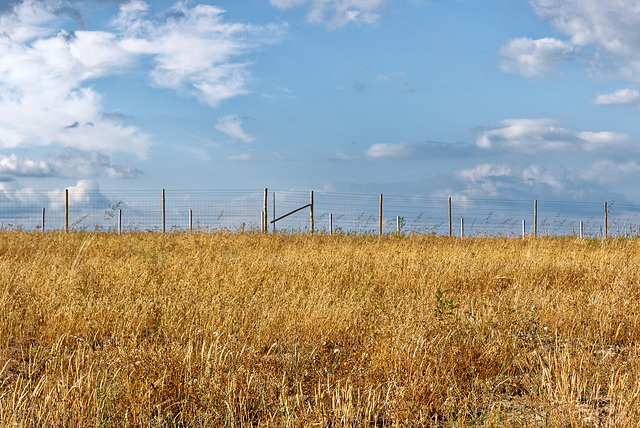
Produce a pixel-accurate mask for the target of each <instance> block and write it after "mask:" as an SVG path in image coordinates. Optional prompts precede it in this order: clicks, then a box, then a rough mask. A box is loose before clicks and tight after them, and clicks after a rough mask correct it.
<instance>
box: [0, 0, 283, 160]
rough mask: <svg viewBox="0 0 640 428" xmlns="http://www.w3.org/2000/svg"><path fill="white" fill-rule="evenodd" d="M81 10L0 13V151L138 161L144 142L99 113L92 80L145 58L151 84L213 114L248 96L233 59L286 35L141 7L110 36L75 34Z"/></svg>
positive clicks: (29, 0) (217, 12)
mask: <svg viewBox="0 0 640 428" xmlns="http://www.w3.org/2000/svg"><path fill="white" fill-rule="evenodd" d="M78 8H80V3H77V2H73V1H67V0H47V1H44V0H23V1H21V2H18V3H16V4H15V6H14V7H12V8H11V9H9V10H7V11H6V12H5V13H3V14H1V15H0V148H4V149H12V148H16V147H21V146H33V145H38V146H48V145H52V144H59V145H62V146H68V147H72V148H76V149H79V150H85V151H95V152H104V153H108V154H110V153H115V152H124V153H130V154H133V155H136V156H139V157H145V156H146V154H147V153H148V150H149V147H150V145H151V139H150V137H149V136H148V135H147V134H146V133H145V132H143V131H142V130H140V129H139V128H137V127H135V126H125V125H124V124H123V122H122V121H123V120H124V119H125V118H126V117H125V116H121V115H116V114H109V113H105V112H103V107H102V106H103V99H102V95H101V94H99V93H98V92H96V90H95V89H93V88H92V87H91V86H90V83H89V82H90V81H92V80H95V79H100V78H103V77H108V76H113V75H117V74H122V73H127V72H131V71H135V70H136V69H137V67H139V66H140V65H141V64H142V63H143V62H144V61H142V60H143V59H145V58H146V59H150V61H151V63H152V68H151V70H150V71H149V79H150V83H151V84H153V85H154V86H158V87H163V88H170V89H173V90H175V91H177V92H179V93H181V94H183V95H185V96H192V97H196V98H198V99H199V100H200V101H202V102H203V103H205V104H207V105H210V106H216V105H217V104H218V103H219V102H220V101H222V100H225V99H228V98H232V97H235V96H238V95H241V94H244V93H247V92H248V89H247V84H248V82H249V80H250V74H249V72H248V67H249V64H248V63H247V62H246V61H239V60H238V58H239V57H241V56H243V55H245V54H247V53H248V52H250V51H252V50H254V49H256V48H258V47H259V46H261V45H262V44H264V43H271V42H273V41H276V40H278V38H279V37H280V36H281V34H282V32H283V31H284V28H285V27H284V26H275V25H267V26H252V25H245V24H239V23H234V22H227V21H225V20H224V19H223V11H222V10H221V9H219V8H216V7H213V6H206V5H196V6H194V7H189V6H187V3H186V2H178V3H177V4H176V6H174V8H173V9H172V11H171V13H168V14H165V15H162V16H149V15H150V13H151V12H150V7H149V5H148V3H146V2H143V1H140V0H133V1H130V2H128V3H124V4H122V5H121V6H120V12H119V14H118V16H117V17H116V18H115V19H114V20H113V26H112V27H111V28H110V29H108V30H106V31H88V30H76V29H73V28H72V27H73V22H74V21H73V18H74V16H75V15H76V14H77V13H78V10H79V9H78Z"/></svg>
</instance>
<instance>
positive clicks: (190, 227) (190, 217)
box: [189, 210, 193, 233]
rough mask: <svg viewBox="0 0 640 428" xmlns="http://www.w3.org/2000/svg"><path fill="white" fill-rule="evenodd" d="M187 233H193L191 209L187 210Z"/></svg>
mask: <svg viewBox="0 0 640 428" xmlns="http://www.w3.org/2000/svg"><path fill="white" fill-rule="evenodd" d="M189 233H193V210H189Z"/></svg>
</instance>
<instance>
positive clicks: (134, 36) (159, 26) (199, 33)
mask: <svg viewBox="0 0 640 428" xmlns="http://www.w3.org/2000/svg"><path fill="white" fill-rule="evenodd" d="M173 12H174V13H173V15H172V17H170V18H169V19H166V21H165V22H161V23H158V22H157V21H155V20H152V19H147V17H146V15H147V13H148V7H147V5H146V3H144V2H141V1H136V2H134V3H129V4H127V5H124V6H122V7H121V12H120V15H119V17H118V18H117V19H116V20H115V21H114V25H115V26H116V27H117V28H118V29H119V30H120V31H122V32H123V33H124V34H125V37H124V38H123V40H122V42H121V47H122V49H123V50H124V51H126V52H128V53H130V54H135V55H150V56H152V57H153V58H154V68H153V70H152V71H151V73H150V77H151V80H152V82H153V84H154V85H156V86H159V87H165V88H171V89H175V90H178V91H180V92H181V93H183V94H185V95H187V96H194V97H197V98H198V99H200V101H202V102H203V103H206V104H208V105H210V106H216V105H218V104H219V103H220V101H222V100H225V99H228V98H232V97H236V96H238V95H243V94H246V93H248V90H247V88H246V86H247V83H248V82H249V80H250V74H249V72H248V70H247V68H248V66H249V65H250V64H249V63H247V62H242V61H236V62H234V59H235V58H237V57H239V56H241V55H244V54H246V53H248V52H249V51H252V50H254V49H256V48H257V47H258V46H260V45H262V44H264V43H269V42H274V41H276V40H278V39H279V38H280V37H281V35H282V33H283V32H284V30H285V28H286V25H280V26H277V25H267V26H253V25H249V24H240V23H234V22H225V21H224V20H223V18H222V15H223V13H224V11H223V10H222V9H219V8H217V7H214V6H208V5H196V6H194V7H193V8H189V7H187V6H186V3H182V2H180V3H177V4H176V5H175V6H174V10H173Z"/></svg>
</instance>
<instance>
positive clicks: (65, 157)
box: [0, 148, 142, 179]
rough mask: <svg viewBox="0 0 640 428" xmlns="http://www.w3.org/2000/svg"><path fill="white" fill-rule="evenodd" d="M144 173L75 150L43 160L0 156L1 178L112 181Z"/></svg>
mask: <svg viewBox="0 0 640 428" xmlns="http://www.w3.org/2000/svg"><path fill="white" fill-rule="evenodd" d="M140 174H142V171H140V170H139V169H136V168H134V167H132V166H131V165H128V164H126V163H123V162H114V161H112V160H111V158H110V157H109V156H108V155H107V154H105V153H102V152H97V151H82V150H77V149H73V148H66V149H64V150H54V151H52V152H50V153H49V154H47V156H46V158H45V159H44V160H37V159H30V158H27V157H24V156H18V155H16V154H11V155H0V176H2V177H10V178H16V177H64V178H68V177H80V178H83V179H87V178H95V177H98V176H100V175H106V176H107V177H109V178H116V179H122V178H133V177H136V176H138V175H140Z"/></svg>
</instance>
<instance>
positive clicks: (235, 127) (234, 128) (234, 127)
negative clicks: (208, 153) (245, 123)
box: [216, 115, 255, 143]
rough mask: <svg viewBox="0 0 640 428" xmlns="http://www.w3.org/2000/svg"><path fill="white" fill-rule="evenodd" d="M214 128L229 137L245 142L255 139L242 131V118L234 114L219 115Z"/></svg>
mask: <svg viewBox="0 0 640 428" xmlns="http://www.w3.org/2000/svg"><path fill="white" fill-rule="evenodd" d="M216 129H217V130H218V131H220V132H223V133H225V134H227V135H228V136H230V137H231V138H234V139H236V140H241V141H244V142H245V143H250V142H252V141H254V140H255V139H254V138H253V137H252V136H250V135H248V134H247V133H246V132H244V130H243V129H242V119H241V118H240V117H238V116H236V115H230V116H222V117H219V118H218V123H217V124H216Z"/></svg>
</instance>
